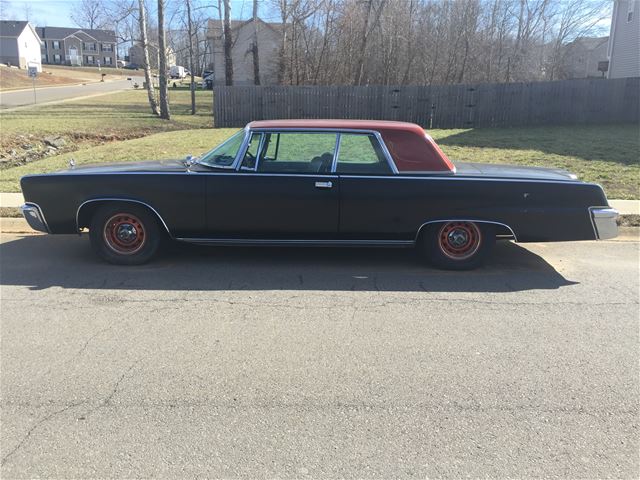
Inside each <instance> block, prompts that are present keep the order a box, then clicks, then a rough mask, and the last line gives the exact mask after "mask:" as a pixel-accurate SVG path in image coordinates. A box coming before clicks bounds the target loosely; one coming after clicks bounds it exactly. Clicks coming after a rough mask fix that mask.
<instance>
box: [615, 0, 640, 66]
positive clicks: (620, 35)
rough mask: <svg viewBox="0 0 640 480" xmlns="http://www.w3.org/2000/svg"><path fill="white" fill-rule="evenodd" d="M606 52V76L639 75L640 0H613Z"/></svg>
mask: <svg viewBox="0 0 640 480" xmlns="http://www.w3.org/2000/svg"><path fill="white" fill-rule="evenodd" d="M608 54H609V71H608V74H607V76H608V78H626V77H640V0H616V2H614V4H613V15H612V18H611V34H610V35H609V52H608Z"/></svg>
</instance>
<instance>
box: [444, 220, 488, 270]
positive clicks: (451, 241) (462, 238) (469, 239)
mask: <svg viewBox="0 0 640 480" xmlns="http://www.w3.org/2000/svg"><path fill="white" fill-rule="evenodd" d="M481 244H482V233H481V232H480V229H479V228H478V226H477V225H476V224H475V223H473V222H448V223H445V224H444V225H442V227H440V230H439V231H438V246H439V247H440V251H441V252H442V254H443V255H445V256H447V257H448V258H450V259H452V260H457V261H460V260H467V259H469V258H471V257H473V256H474V255H475V254H476V252H477V251H478V249H479V248H480V245H481Z"/></svg>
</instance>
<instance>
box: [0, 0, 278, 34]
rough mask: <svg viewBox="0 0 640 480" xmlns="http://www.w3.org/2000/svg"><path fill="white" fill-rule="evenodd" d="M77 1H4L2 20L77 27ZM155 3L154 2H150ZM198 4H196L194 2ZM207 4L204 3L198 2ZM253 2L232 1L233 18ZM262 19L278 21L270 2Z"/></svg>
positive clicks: (244, 14)
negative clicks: (75, 7)
mask: <svg viewBox="0 0 640 480" xmlns="http://www.w3.org/2000/svg"><path fill="white" fill-rule="evenodd" d="M75 3H77V2H76V0H7V1H5V0H2V1H1V2H0V7H1V9H2V18H9V17H10V18H11V19H12V20H13V19H15V20H27V18H26V17H27V15H28V17H29V18H28V20H29V21H30V22H31V23H33V24H35V25H36V26H38V27H45V26H51V27H77V26H78V25H76V24H75V23H74V22H73V20H71V13H72V12H73V9H74V4H75ZM149 3H150V4H152V3H154V2H153V0H152V1H151V2H149ZM194 3H196V2H194ZM198 3H201V4H205V2H204V1H201V2H198ZM209 3H210V4H211V5H217V4H218V2H217V0H209ZM251 9H252V0H231V12H232V17H233V18H235V19H245V18H249V17H250V16H251ZM259 15H260V17H261V18H263V19H264V20H277V18H275V15H274V12H272V11H270V8H269V7H268V2H262V5H261V7H260V13H259ZM211 16H212V17H215V18H217V16H218V13H217V10H214V9H213V7H212V9H211Z"/></svg>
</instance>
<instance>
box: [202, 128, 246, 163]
mask: <svg viewBox="0 0 640 480" xmlns="http://www.w3.org/2000/svg"><path fill="white" fill-rule="evenodd" d="M242 140H244V130H240V131H239V132H238V133H236V134H234V135H233V136H232V137H230V138H228V139H227V140H225V141H224V142H222V143H221V144H220V145H218V146H217V147H216V148H214V149H213V150H211V151H210V152H207V153H205V154H204V155H202V156H201V157H200V158H199V159H198V160H197V163H199V164H200V165H205V166H207V167H230V166H231V165H233V161H234V160H235V159H236V154H237V153H238V150H239V149H240V146H241V145H242Z"/></svg>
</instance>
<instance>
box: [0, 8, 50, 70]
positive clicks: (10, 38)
mask: <svg viewBox="0 0 640 480" xmlns="http://www.w3.org/2000/svg"><path fill="white" fill-rule="evenodd" d="M40 43H41V42H40V37H39V36H38V34H37V33H36V30H35V28H34V27H33V26H31V24H30V23H29V22H25V21H21V22H18V21H13V20H2V21H0V63H4V64H7V65H12V66H16V67H19V68H27V67H28V66H35V67H36V68H37V69H38V71H39V72H41V71H42V60H41V56H40Z"/></svg>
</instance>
